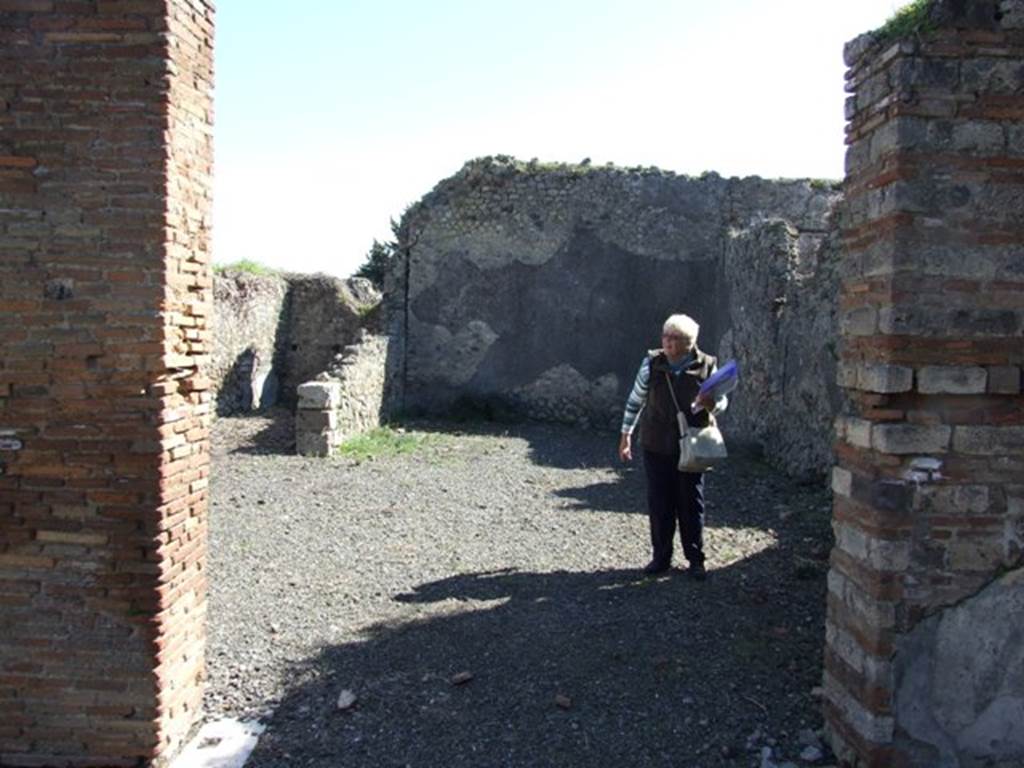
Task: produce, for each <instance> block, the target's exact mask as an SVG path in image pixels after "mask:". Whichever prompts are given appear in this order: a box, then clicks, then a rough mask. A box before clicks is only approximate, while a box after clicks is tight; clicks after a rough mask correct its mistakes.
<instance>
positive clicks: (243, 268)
mask: <svg viewBox="0 0 1024 768" xmlns="http://www.w3.org/2000/svg"><path fill="white" fill-rule="evenodd" d="M226 272H245V273H247V274H250V275H276V274H277V270H276V269H273V268H271V267H268V266H267V265H266V264H261V263H260V262H258V261H253V260H252V259H241V260H239V261H233V262H231V263H230V264H214V265H213V273H214V274H215V275H223V274H224V273H226Z"/></svg>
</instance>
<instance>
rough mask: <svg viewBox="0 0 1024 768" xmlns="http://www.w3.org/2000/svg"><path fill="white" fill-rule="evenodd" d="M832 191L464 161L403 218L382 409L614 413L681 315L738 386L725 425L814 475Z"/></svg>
mask: <svg viewBox="0 0 1024 768" xmlns="http://www.w3.org/2000/svg"><path fill="white" fill-rule="evenodd" d="M838 197H839V195H838V192H836V191H835V190H834V189H832V187H831V185H829V184H827V183H812V182H810V181H808V180H800V181H768V180H763V179H759V178H756V177H752V178H747V179H723V178H722V177H720V176H718V175H717V174H714V173H709V174H705V175H703V176H701V177H700V178H690V177H685V176H678V175H676V174H673V173H668V172H664V171H660V170H658V169H655V168H639V169H623V168H615V167H611V166H607V167H592V166H589V165H577V166H570V165H554V166H548V165H542V164H538V163H535V162H530V163H524V162H520V161H517V160H514V159H512V158H508V157H496V158H483V159H480V160H475V161H471V162H469V163H467V164H466V166H465V167H464V168H463V169H462V170H461V171H459V173H457V174H456V175H455V176H453V177H452V178H450V179H446V180H444V181H442V182H441V183H440V184H438V185H437V187H436V188H435V189H434V190H433V191H432V192H430V193H429V194H428V195H426V196H425V197H424V198H423V199H422V200H421V201H420V202H419V203H417V204H416V205H414V206H413V207H412V208H411V209H410V210H409V211H408V212H407V213H406V215H405V216H404V217H403V220H402V223H401V226H400V229H399V236H400V238H401V240H402V243H401V247H400V257H399V259H398V260H397V263H396V265H395V269H394V271H393V273H392V275H391V281H390V283H389V286H388V289H387V291H386V293H387V301H388V302H389V303H390V311H389V318H390V320H389V322H390V325H389V332H390V336H391V339H392V344H393V354H392V358H393V359H394V360H395V361H396V363H397V365H398V366H399V374H398V377H397V378H398V383H399V387H398V392H397V393H396V403H395V404H396V407H397V408H399V409H400V410H404V411H406V412H412V413H416V412H427V413H444V412H452V411H453V410H454V411H465V412H467V415H474V414H480V415H492V416H493V415H497V416H502V415H506V414H507V415H509V416H526V417H529V418H539V419H546V420H555V421H565V422H570V423H578V424H584V425H593V426H599V427H602V428H611V429H617V428H618V425H619V420H620V419H621V415H622V406H623V403H624V402H625V398H626V395H627V394H628V391H629V388H630V387H631V386H632V383H633V377H634V376H635V374H636V370H637V367H638V366H639V364H640V361H641V359H642V357H643V355H644V352H645V351H646V350H647V349H649V348H651V347H654V346H657V344H658V343H659V333H660V330H661V323H662V321H663V320H664V319H665V317H666V316H667V315H668V314H670V313H672V312H687V313H689V314H692V315H693V316H694V317H695V318H697V320H698V321H699V322H700V323H701V338H700V343H701V346H702V348H704V349H706V350H707V351H710V352H712V353H716V354H719V355H720V356H722V357H723V359H727V358H728V357H729V356H732V355H735V356H736V357H738V358H739V361H740V365H741V367H742V370H743V371H744V374H743V380H744V382H746V381H750V382H751V384H752V385H753V386H752V388H750V389H749V394H750V395H751V399H750V400H749V402H748V404H747V406H746V407H743V406H741V407H739V408H737V409H736V410H734V411H733V412H732V413H730V414H727V417H726V418H725V419H724V424H725V429H726V430H727V431H728V434H729V435H730V439H732V440H733V441H735V442H737V443H738V442H742V441H748V442H757V443H766V444H767V445H768V446H769V450H770V451H775V453H774V454H773V455H772V456H771V458H773V459H776V460H777V461H778V462H779V463H780V464H782V465H783V466H785V467H786V468H787V469H791V470H795V469H797V468H802V469H803V471H808V470H809V471H810V472H811V473H814V472H817V473H818V474H819V475H823V474H824V473H825V471H826V469H827V467H828V465H829V463H830V461H831V454H830V445H829V440H828V439H827V437H826V435H827V434H828V430H829V425H830V424H831V420H832V417H833V415H834V412H835V411H834V407H835V403H836V400H837V390H836V388H835V386H834V384H833V383H832V377H831V376H830V375H828V374H829V372H830V371H832V370H834V367H835V345H834V341H833V340H834V338H835V330H834V323H833V318H834V315H833V311H832V307H833V305H834V300H833V296H834V292H835V270H834V261H835V256H836V255H837V251H836V249H835V247H834V245H835V242H834V241H835V237H834V234H833V233H834V228H833V224H832V218H831V213H832V209H833V206H834V205H835V203H836V201H837V200H838ZM814 301H819V302H820V303H819V304H815V303H814ZM822 373H824V374H826V375H825V376H822V375H820V374H822ZM744 392H745V393H746V392H748V390H747V388H746V386H744ZM743 396H745V395H737V398H736V400H737V402H739V401H741V400H742V397H743ZM792 414H799V416H800V418H798V419H797V418H793V417H792ZM808 425H810V426H811V427H812V428H811V430H810V432H808V431H807V430H806V427H807V426H808ZM783 432H784V433H785V436H784V437H780V438H779V439H772V440H765V436H766V435H767V434H769V433H774V434H781V433H783Z"/></svg>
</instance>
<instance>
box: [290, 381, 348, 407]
mask: <svg viewBox="0 0 1024 768" xmlns="http://www.w3.org/2000/svg"><path fill="white" fill-rule="evenodd" d="M297 391H298V395H299V408H300V409H303V408H307V409H311V410H325V409H328V408H337V407H338V405H339V404H340V403H341V384H339V383H338V382H336V381H307V382H305V383H303V384H299V386H298V390H297Z"/></svg>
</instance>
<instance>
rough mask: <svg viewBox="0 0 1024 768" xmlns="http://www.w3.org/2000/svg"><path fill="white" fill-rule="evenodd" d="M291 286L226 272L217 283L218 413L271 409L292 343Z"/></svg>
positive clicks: (214, 368)
mask: <svg viewBox="0 0 1024 768" xmlns="http://www.w3.org/2000/svg"><path fill="white" fill-rule="evenodd" d="M287 297H288V281H287V280H285V278H284V277H282V276H280V275H254V274H250V273H246V272H237V271H227V272H225V273H223V274H219V275H217V276H215V277H214V281H213V306H214V313H213V359H212V361H211V364H210V379H211V381H212V382H213V391H214V393H215V396H216V402H217V413H219V414H221V415H229V414H233V413H241V412H245V411H249V410H253V409H258V408H260V407H263V406H269V405H273V404H274V403H275V402H277V398H278V396H279V394H280V385H281V382H280V376H281V374H280V371H281V369H282V367H283V364H284V356H285V350H286V349H287V346H286V345H287V343H288V326H287V322H286V317H287V312H286V306H287V301H286V300H287Z"/></svg>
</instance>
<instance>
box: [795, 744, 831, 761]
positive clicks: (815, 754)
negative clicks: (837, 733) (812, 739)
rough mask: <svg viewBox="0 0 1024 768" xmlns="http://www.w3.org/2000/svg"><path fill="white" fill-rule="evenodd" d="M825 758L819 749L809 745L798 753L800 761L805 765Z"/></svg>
mask: <svg viewBox="0 0 1024 768" xmlns="http://www.w3.org/2000/svg"><path fill="white" fill-rule="evenodd" d="M824 756H825V753H824V752H822V751H821V747H818V746H815V745H813V744H810V745H808V746H806V747H804V748H803V749H802V750H801V751H800V759H801V760H803V761H804V762H805V763H816V762H818V761H819V760H821V759H822V758H823V757H824Z"/></svg>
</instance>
